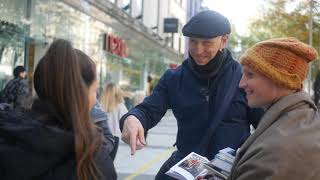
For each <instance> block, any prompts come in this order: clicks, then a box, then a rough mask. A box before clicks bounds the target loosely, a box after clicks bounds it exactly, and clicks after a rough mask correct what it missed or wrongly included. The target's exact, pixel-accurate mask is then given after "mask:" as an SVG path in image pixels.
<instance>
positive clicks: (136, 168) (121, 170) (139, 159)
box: [114, 112, 177, 180]
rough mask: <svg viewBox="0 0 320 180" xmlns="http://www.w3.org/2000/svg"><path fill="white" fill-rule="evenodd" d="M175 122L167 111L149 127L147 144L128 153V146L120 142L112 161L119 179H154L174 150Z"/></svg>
mask: <svg viewBox="0 0 320 180" xmlns="http://www.w3.org/2000/svg"><path fill="white" fill-rule="evenodd" d="M176 133H177V122H176V120H175V118H174V116H173V115H172V113H171V112H168V113H167V114H166V115H165V116H164V117H163V118H162V120H161V121H160V123H159V124H158V125H157V126H156V127H154V128H153V129H151V130H150V131H149V133H148V137H147V146H146V147H145V148H144V149H142V150H140V151H137V152H136V154H135V155H134V156H131V155H130V147H129V146H128V145H127V144H125V143H124V142H120V145H119V149H118V154H117V157H116V159H115V161H114V165H115V168H116V171H117V173H118V179H119V180H132V179H135V180H150V179H154V177H155V175H156V173H157V172H158V170H159V169H160V167H161V165H162V164H163V163H164V162H165V161H166V160H167V159H168V158H169V156H170V155H171V153H172V152H173V151H174V150H175V148H173V146H172V145H173V144H174V143H175V139H176Z"/></svg>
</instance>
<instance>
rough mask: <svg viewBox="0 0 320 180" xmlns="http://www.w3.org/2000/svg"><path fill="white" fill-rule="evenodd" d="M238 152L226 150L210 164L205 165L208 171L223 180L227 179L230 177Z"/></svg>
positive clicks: (217, 155)
mask: <svg viewBox="0 0 320 180" xmlns="http://www.w3.org/2000/svg"><path fill="white" fill-rule="evenodd" d="M235 156H236V151H235V150H234V149H232V148H229V147H228V148H225V149H222V150H220V151H219V153H218V154H216V155H215V157H214V159H213V160H211V161H210V162H209V163H205V164H204V166H205V167H206V169H207V170H208V171H209V172H211V173H213V174H214V175H216V176H218V177H220V178H221V179H227V178H228V176H229V175H230V172H231V168H232V164H233V162H234V159H235Z"/></svg>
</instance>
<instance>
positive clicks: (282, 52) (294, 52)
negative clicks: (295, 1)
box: [240, 38, 318, 90]
mask: <svg viewBox="0 0 320 180" xmlns="http://www.w3.org/2000/svg"><path fill="white" fill-rule="evenodd" d="M317 55H318V54H317V51H316V50H315V49H314V48H313V47H311V46H309V45H307V44H305V43H303V42H301V41H299V40H297V39H295V38H278V39H270V40H267V41H262V42H259V43H257V44H255V45H254V46H252V47H251V48H249V49H248V50H247V51H246V52H245V53H244V54H243V55H242V56H241V57H240V61H241V64H242V65H247V66H249V67H250V68H252V69H254V70H255V71H258V72H260V73H262V74H263V75H265V76H266V77H268V78H269V79H271V80H272V81H273V82H274V83H275V84H277V85H279V86H281V87H286V88H288V89H293V90H301V89H302V81H303V80H304V79H305V78H306V75H307V69H308V63H309V62H311V61H313V60H314V59H316V58H317Z"/></svg>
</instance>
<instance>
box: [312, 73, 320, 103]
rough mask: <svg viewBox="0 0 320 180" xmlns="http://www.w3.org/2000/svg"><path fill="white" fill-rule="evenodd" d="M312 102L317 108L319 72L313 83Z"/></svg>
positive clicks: (319, 97)
mask: <svg viewBox="0 0 320 180" xmlns="http://www.w3.org/2000/svg"><path fill="white" fill-rule="evenodd" d="M313 100H314V103H315V104H316V106H317V107H318V108H319V105H320V104H319V103H320V102H319V101H320V72H318V73H317V76H316V80H315V81H314V83H313Z"/></svg>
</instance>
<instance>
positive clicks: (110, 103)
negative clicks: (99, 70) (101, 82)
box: [101, 82, 128, 157]
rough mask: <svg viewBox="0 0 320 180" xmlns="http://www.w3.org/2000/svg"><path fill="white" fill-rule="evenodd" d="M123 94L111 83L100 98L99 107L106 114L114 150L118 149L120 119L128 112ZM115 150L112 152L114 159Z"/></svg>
mask: <svg viewBox="0 0 320 180" xmlns="http://www.w3.org/2000/svg"><path fill="white" fill-rule="evenodd" d="M123 97H124V94H123V91H122V90H121V89H120V87H119V86H118V85H116V84H114V83H112V82H110V83H108V84H107V85H106V88H105V90H104V91H103V93H102V96H101V106H102V108H103V109H104V110H105V111H106V112H107V115H108V125H109V127H110V130H111V133H112V134H113V135H114V136H115V147H114V148H115V149H118V145H119V138H120V137H121V131H120V128H119V120H120V118H121V117H122V116H123V115H124V114H125V113H127V112H128V110H127V108H126V106H125V104H124V99H123ZM116 153H117V150H115V151H114V157H115V155H116Z"/></svg>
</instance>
